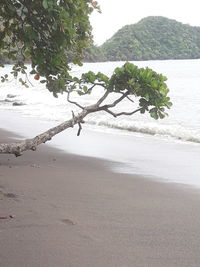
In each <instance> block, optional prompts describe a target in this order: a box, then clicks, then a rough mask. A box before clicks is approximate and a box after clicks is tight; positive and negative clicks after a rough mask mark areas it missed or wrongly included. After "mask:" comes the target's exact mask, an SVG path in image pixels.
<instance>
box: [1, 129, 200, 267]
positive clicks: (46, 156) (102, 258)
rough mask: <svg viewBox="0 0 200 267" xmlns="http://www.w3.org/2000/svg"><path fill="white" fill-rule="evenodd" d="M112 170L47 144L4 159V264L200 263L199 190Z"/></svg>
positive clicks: (121, 266)
mask: <svg viewBox="0 0 200 267" xmlns="http://www.w3.org/2000/svg"><path fill="white" fill-rule="evenodd" d="M14 137H15V136H14V135H13V134H12V133H9V132H6V131H4V130H1V132H0V141H1V142H2V141H7V140H12V138H14ZM108 165H109V162H108V161H104V160H100V159H95V158H90V157H83V156H78V155H72V154H67V153H63V152H62V151H59V150H57V149H54V148H50V147H48V146H47V145H42V146H41V147H39V148H38V150H37V151H36V152H26V153H24V155H23V156H21V157H19V158H15V157H14V156H9V155H0V216H9V215H14V216H15V217H14V218H8V219H0V266H1V267H129V266H130V267H135V266H136V267H137V266H138V267H139V266H141V267H145V266H152V267H156V266H161V267H162V266H168V267H169V266H170V267H172V266H187V267H188V266H200V192H199V189H192V188H189V187H185V186H180V185H179V186H178V185H175V184H169V183H168V184H167V183H161V182H157V181H153V180H149V179H146V178H145V177H142V176H137V175H131V174H130V175H129V174H119V173H112V172H111V171H110V170H109V168H108Z"/></svg>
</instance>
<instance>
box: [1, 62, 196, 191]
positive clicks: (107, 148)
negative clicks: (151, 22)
mask: <svg viewBox="0 0 200 267" xmlns="http://www.w3.org/2000/svg"><path fill="white" fill-rule="evenodd" d="M133 63H134V64H136V65H138V66H139V67H146V66H148V67H150V68H152V69H154V70H155V71H157V72H159V73H162V74H163V75H166V76H167V77H168V80H167V84H168V87H169V89H170V94H169V95H170V97H171V100H172V102H173V107H172V108H171V109H170V110H169V112H168V113H169V116H168V117H167V118H165V119H163V120H154V119H152V118H150V116H149V115H148V114H145V115H141V114H135V115H133V116H131V117H130V116H128V117H126V116H123V117H118V118H116V119H115V118H113V117H112V116H110V115H109V114H107V113H106V114H105V113H104V112H99V113H96V114H92V115H90V116H88V117H87V118H86V124H85V125H84V129H85V131H84V130H83V132H82V135H81V137H80V138H77V137H76V132H77V127H75V128H74V129H68V130H67V131H64V132H63V133H61V134H59V135H57V136H56V137H55V138H53V139H52V140H51V142H50V144H51V145H53V146H55V147H58V148H60V149H64V150H66V151H67V152H69V153H74V154H79V155H85V156H89V157H96V158H103V159H108V160H109V164H111V163H112V162H113V164H111V166H110V165H109V166H110V167H109V168H111V169H112V170H113V171H116V172H122V173H134V174H142V175H145V176H146V177H149V178H150V179H159V180H160V179H161V180H162V181H166V182H175V183H179V184H185V185H192V186H196V187H198V188H200V167H199V159H200V144H199V143H200V60H176V61H174V60H167V61H141V62H133ZM123 64H124V62H105V63H86V64H84V65H83V66H82V67H75V68H73V70H72V72H73V74H74V75H81V73H82V72H86V71H89V70H92V71H94V72H98V71H102V72H104V73H105V74H107V75H112V73H113V70H114V68H115V67H118V66H121V65H123ZM9 69H10V66H6V67H5V68H4V69H0V71H1V72H0V75H1V74H3V73H5V72H7V71H8V70H9ZM29 80H30V81H31V83H32V84H33V85H32V86H30V87H29V88H24V87H23V86H21V85H20V84H19V83H18V82H17V81H16V80H11V81H10V82H7V83H0V114H1V115H0V127H2V128H5V129H7V130H11V131H15V132H17V133H19V134H21V135H22V136H26V137H33V136H35V135H36V134H39V133H41V131H45V130H47V129H49V128H50V127H53V126H55V125H56V124H59V123H60V122H63V121H65V120H67V119H69V118H71V116H72V111H73V112H74V113H77V112H79V110H78V109H77V107H75V106H73V105H70V104H69V103H68V102H67V96H66V94H63V95H59V97H58V98H55V97H53V96H52V94H51V93H49V92H48V90H47V89H46V88H45V87H44V85H42V84H40V83H39V82H38V81H35V80H34V79H33V78H32V77H29ZM102 93H103V92H102V89H100V88H96V89H95V90H94V92H93V93H92V94H91V95H89V96H86V97H79V96H78V95H76V94H75V95H73V99H74V100H75V101H78V102H79V103H80V104H82V105H89V104H92V103H95V102H96V100H97V99H98V98H99V97H100V96H101V95H102ZM8 94H12V95H14V96H15V97H13V98H9V97H8ZM111 98H112V99H113V98H114V96H111ZM15 101H17V102H22V103H24V104H25V105H22V106H13V102H15ZM122 109H123V110H127V111H129V110H132V103H131V102H129V101H128V102H126V103H124V104H123V105H121V106H119V107H118V108H117V111H120V110H122ZM19 114H20V116H18V115H19ZM27 118H30V120H29V121H30V122H31V123H28V124H27ZM95 132H98V134H96V133H95ZM74 144H75V145H74Z"/></svg>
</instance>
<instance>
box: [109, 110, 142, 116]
mask: <svg viewBox="0 0 200 267" xmlns="http://www.w3.org/2000/svg"><path fill="white" fill-rule="evenodd" d="M141 109H142V108H138V109H136V110H134V111H131V112H120V113H115V112H113V111H111V110H110V109H104V110H105V111H106V112H107V113H109V114H111V115H112V116H113V117H115V118H116V117H119V116H122V115H125V116H131V115H133V114H134V113H136V112H138V111H140V110H141Z"/></svg>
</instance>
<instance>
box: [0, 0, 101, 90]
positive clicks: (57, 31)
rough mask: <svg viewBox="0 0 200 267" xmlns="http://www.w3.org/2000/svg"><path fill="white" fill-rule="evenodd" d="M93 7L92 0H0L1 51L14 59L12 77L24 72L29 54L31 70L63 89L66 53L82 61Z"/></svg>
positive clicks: (75, 61) (51, 84) (89, 34)
mask: <svg viewBox="0 0 200 267" xmlns="http://www.w3.org/2000/svg"><path fill="white" fill-rule="evenodd" d="M94 8H97V9H98V6H97V3H96V2H92V1H91V0H77V1H72V0H39V1H34V0H1V9H0V22H1V23H0V51H1V54H2V56H4V57H6V58H8V59H10V60H14V61H16V60H17V62H16V64H15V66H14V69H13V71H14V75H15V77H17V76H18V73H19V72H21V71H23V72H25V66H24V61H25V59H27V58H30V60H31V63H32V73H33V74H38V75H39V76H44V77H45V78H46V82H47V87H48V89H49V90H50V91H54V90H55V88H56V90H57V92H60V91H62V90H63V88H64V87H63V84H64V82H63V79H66V78H68V71H69V69H70V67H69V54H70V61H71V62H73V63H74V64H81V59H82V52H83V49H84V48H85V47H86V46H87V45H88V43H90V41H91V38H92V36H91V26H90V22H89V14H90V13H91V12H92V11H93V10H94ZM54 83H55V84H56V86H55V84H54Z"/></svg>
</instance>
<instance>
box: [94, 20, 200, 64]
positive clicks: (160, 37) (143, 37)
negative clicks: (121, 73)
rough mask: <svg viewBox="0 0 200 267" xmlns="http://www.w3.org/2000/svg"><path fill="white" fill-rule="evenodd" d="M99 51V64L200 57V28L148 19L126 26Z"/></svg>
mask: <svg viewBox="0 0 200 267" xmlns="http://www.w3.org/2000/svg"><path fill="white" fill-rule="evenodd" d="M99 49H100V51H101V55H100V57H98V56H96V58H98V60H99V61H100V60H101V58H102V57H103V59H104V60H107V61H117V60H152V59H194V58H200V27H192V26H189V25H186V24H182V23H180V22H177V21H175V20H171V19H167V18H165V17H147V18H144V19H142V20H141V21H139V22H138V23H136V24H132V25H127V26H125V27H123V28H122V29H120V30H119V31H118V32H117V33H116V34H115V35H114V36H113V37H112V38H111V39H109V40H108V41H106V42H105V43H104V44H103V45H102V46H100V47H99ZM102 55H103V56H102Z"/></svg>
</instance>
